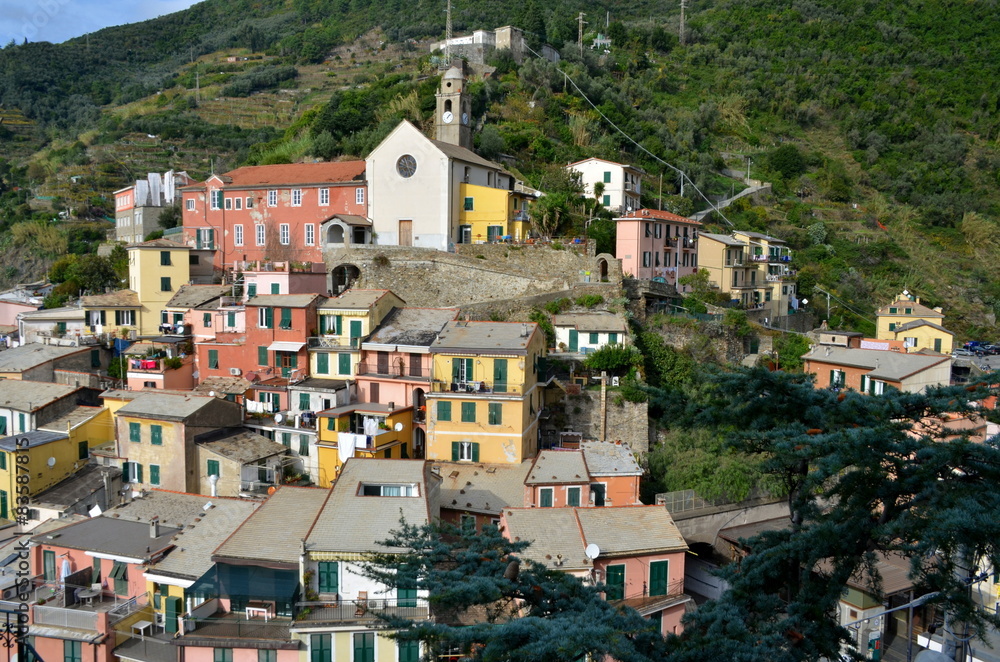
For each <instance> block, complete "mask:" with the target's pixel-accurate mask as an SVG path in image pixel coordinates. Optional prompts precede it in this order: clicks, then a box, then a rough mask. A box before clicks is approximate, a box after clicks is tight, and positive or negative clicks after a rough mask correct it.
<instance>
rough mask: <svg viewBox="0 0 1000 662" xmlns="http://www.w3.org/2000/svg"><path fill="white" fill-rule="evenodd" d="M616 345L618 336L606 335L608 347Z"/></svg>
mask: <svg viewBox="0 0 1000 662" xmlns="http://www.w3.org/2000/svg"><path fill="white" fill-rule="evenodd" d="M617 343H618V334H617V333H609V334H608V344H609V345H615V344H617Z"/></svg>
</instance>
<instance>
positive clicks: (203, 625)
mask: <svg viewBox="0 0 1000 662" xmlns="http://www.w3.org/2000/svg"><path fill="white" fill-rule="evenodd" d="M183 620H184V634H192V633H194V634H196V635H197V636H200V637H218V638H222V639H231V638H247V639H288V636H289V634H288V627H289V626H290V625H291V620H289V619H287V618H284V619H282V618H280V617H278V618H271V619H269V620H266V621H265V620H264V619H263V618H259V619H258V618H251V619H246V618H234V617H233V615H232V614H229V615H226V616H224V617H222V618H190V617H185V618H184V619H183Z"/></svg>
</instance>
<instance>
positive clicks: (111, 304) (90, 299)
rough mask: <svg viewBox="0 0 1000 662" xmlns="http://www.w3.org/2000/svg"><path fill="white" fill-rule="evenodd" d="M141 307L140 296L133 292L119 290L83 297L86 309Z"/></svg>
mask: <svg viewBox="0 0 1000 662" xmlns="http://www.w3.org/2000/svg"><path fill="white" fill-rule="evenodd" d="M140 305H141V304H140V303H139V295H138V294H137V293H136V292H134V291H132V290H117V291H115V292H108V293H107V294H92V295H90V296H86V297H83V307H84V308H138V307H139V306H140Z"/></svg>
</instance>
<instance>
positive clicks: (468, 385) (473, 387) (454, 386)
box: [431, 379, 522, 395]
mask: <svg viewBox="0 0 1000 662" xmlns="http://www.w3.org/2000/svg"><path fill="white" fill-rule="evenodd" d="M521 390H522V389H521V386H520V385H518V384H511V383H509V382H502V383H496V382H487V381H481V380H476V381H469V382H452V381H442V380H440V379H435V380H433V381H432V382H431V391H433V392H435V393H447V392H451V393H467V394H470V395H477V394H478V395H482V394H486V393H498V394H510V395H520V394H521Z"/></svg>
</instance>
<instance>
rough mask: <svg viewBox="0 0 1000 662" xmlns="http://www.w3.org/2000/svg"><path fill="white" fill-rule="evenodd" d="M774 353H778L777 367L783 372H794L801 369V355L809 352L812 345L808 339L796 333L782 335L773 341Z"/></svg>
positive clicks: (802, 362)
mask: <svg viewBox="0 0 1000 662" xmlns="http://www.w3.org/2000/svg"><path fill="white" fill-rule="evenodd" d="M773 347H774V351H776V352H777V353H778V364H777V367H778V368H779V369H781V370H784V371H785V372H795V371H798V370H801V369H802V365H803V364H804V361H803V360H802V355H803V354H805V353H806V352H808V351H809V348H810V347H812V345H811V344H810V343H809V339H808V338H806V337H805V336H803V335H800V334H798V333H782V334H781V335H780V336H778V337H776V338H775V339H774V344H773Z"/></svg>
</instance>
